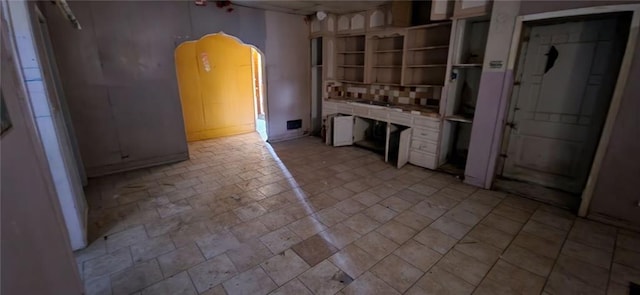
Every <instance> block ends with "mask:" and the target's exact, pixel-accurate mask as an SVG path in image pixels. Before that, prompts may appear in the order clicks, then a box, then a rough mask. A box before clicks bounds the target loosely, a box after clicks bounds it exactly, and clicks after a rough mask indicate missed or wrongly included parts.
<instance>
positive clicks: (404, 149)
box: [397, 128, 411, 168]
mask: <svg viewBox="0 0 640 295" xmlns="http://www.w3.org/2000/svg"><path fill="white" fill-rule="evenodd" d="M410 146H411V128H407V129H405V130H402V132H400V145H399V147H398V166H397V167H398V168H402V166H404V165H405V164H407V162H409V147H410Z"/></svg>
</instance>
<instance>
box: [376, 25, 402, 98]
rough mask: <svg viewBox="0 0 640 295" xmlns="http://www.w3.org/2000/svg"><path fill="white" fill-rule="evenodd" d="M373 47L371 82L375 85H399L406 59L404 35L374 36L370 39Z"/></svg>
mask: <svg viewBox="0 0 640 295" xmlns="http://www.w3.org/2000/svg"><path fill="white" fill-rule="evenodd" d="M369 42H370V43H369V44H370V45H371V46H372V50H371V53H372V54H371V56H370V60H369V61H370V65H371V66H370V76H369V80H370V82H371V83H373V84H381V85H399V84H401V82H402V81H401V77H402V61H403V58H404V55H403V48H404V35H400V34H394V35H391V36H374V37H371V38H370V39H369Z"/></svg>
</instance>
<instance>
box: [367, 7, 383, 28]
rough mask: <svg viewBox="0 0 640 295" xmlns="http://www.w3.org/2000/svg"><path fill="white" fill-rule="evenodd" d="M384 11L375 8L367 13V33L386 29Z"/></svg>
mask: <svg viewBox="0 0 640 295" xmlns="http://www.w3.org/2000/svg"><path fill="white" fill-rule="evenodd" d="M385 14H386V13H385V9H383V8H377V9H374V10H370V11H368V12H367V17H368V26H367V31H373V30H380V29H383V28H385V27H386V21H385Z"/></svg>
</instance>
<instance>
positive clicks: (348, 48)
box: [336, 35, 365, 83]
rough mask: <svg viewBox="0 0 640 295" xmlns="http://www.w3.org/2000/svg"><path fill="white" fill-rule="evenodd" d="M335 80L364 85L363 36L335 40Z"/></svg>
mask: <svg viewBox="0 0 640 295" xmlns="http://www.w3.org/2000/svg"><path fill="white" fill-rule="evenodd" d="M336 52H337V57H336V65H337V68H336V78H337V80H338V81H342V82H348V83H364V72H365V71H364V65H365V63H364V61H365V36H364V35H357V36H343V37H339V38H336Z"/></svg>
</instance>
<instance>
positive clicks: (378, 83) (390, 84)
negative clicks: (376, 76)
mask: <svg viewBox="0 0 640 295" xmlns="http://www.w3.org/2000/svg"><path fill="white" fill-rule="evenodd" d="M371 84H374V85H389V86H402V85H400V83H386V82H375V81H374V82H371Z"/></svg>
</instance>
